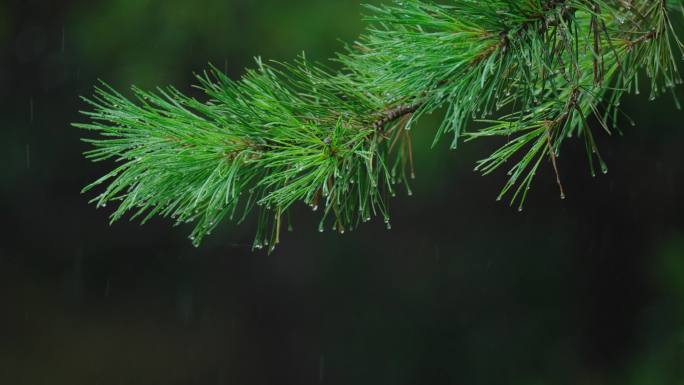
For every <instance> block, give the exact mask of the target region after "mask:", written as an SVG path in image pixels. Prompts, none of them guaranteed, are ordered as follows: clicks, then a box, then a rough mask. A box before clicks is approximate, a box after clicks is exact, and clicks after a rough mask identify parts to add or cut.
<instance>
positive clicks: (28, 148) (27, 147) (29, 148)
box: [26, 143, 31, 168]
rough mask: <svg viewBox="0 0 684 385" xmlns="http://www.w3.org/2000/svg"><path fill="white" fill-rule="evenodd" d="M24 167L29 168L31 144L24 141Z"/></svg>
mask: <svg viewBox="0 0 684 385" xmlns="http://www.w3.org/2000/svg"><path fill="white" fill-rule="evenodd" d="M26 168H31V146H30V145H29V144H28V143H26Z"/></svg>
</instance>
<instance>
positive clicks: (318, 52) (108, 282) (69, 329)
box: [0, 0, 684, 385]
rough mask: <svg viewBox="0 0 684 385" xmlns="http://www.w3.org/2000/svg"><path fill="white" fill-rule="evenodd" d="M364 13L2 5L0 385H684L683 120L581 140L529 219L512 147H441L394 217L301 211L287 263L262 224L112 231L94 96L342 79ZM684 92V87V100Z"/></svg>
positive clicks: (423, 162)
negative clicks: (503, 193) (510, 189)
mask: <svg viewBox="0 0 684 385" xmlns="http://www.w3.org/2000/svg"><path fill="white" fill-rule="evenodd" d="M361 11H362V9H361V7H360V5H359V4H358V3H357V0H334V1H333V0H330V1H322V0H296V1H295V0H289V1H278V0H202V1H188V0H100V1H85V0H81V1H76V0H71V1H67V0H63V1H57V0H54V1H49V0H42V1H41V0H4V1H2V2H0V112H1V113H0V128H2V140H1V142H0V143H2V151H1V152H0V181H1V183H0V218H1V219H2V227H3V229H2V231H1V233H0V234H1V235H0V384H12V385H24V384H25V385H39V384H49V385H57V384H69V385H79V384H101V385H108V384H126V385H134V384H141V385H142V384H144V385H147V384H318V383H321V384H355V385H358V384H373V385H378V384H393V385H394V384H468V385H476V384H529V385H534V384H620V385H624V384H635V385H637V384H638V385H644V384H684V219H683V218H682V216H683V215H684V199H682V198H683V197H684V153H683V152H682V150H681V149H682V148H683V147H684V130H683V129H682V123H681V122H682V120H683V119H684V113H682V112H681V111H676V110H675V108H674V103H673V102H672V101H671V100H670V99H667V98H665V99H662V100H659V101H657V102H648V100H647V97H641V98H633V99H629V100H627V101H626V102H627V103H623V106H624V109H625V110H626V111H628V112H629V113H630V115H631V116H632V117H633V118H635V120H636V121H637V122H638V123H639V125H638V126H637V127H631V126H629V125H628V124H623V129H624V131H625V135H624V136H615V137H606V136H601V137H600V145H601V148H602V152H603V154H604V156H605V158H606V160H607V161H608V163H609V166H610V167H611V168H610V172H609V173H608V175H606V176H603V175H602V176H600V177H597V178H595V179H594V178H591V177H590V175H589V172H588V167H587V165H586V159H585V156H584V154H583V151H584V149H583V145H582V144H581V143H579V142H577V143H575V144H574V145H572V147H568V148H566V150H565V152H564V154H563V157H562V158H561V159H560V167H561V173H562V175H563V178H564V182H565V184H566V187H567V190H568V199H567V200H565V201H561V200H560V199H558V192H557V187H556V185H555V182H554V177H553V173H552V170H551V169H550V167H546V170H545V172H544V173H543V174H542V175H541V176H540V177H539V178H538V179H537V182H536V184H535V185H534V189H533V191H532V193H531V196H530V198H529V202H528V205H527V208H526V210H525V211H524V212H523V213H518V212H517V210H514V209H511V208H509V207H507V206H505V205H504V204H501V203H497V202H496V201H495V198H496V194H497V193H498V189H499V188H500V186H501V185H502V183H503V182H504V178H503V176H502V175H497V176H491V177H486V178H483V177H480V176H478V175H476V174H475V173H473V172H472V168H473V164H474V162H475V161H476V160H477V159H479V157H481V156H483V155H484V154H486V153H487V151H488V150H490V149H492V148H494V146H495V144H496V143H490V144H486V143H479V144H473V145H464V146H461V147H460V148H459V150H458V151H448V150H447V143H442V144H441V145H439V146H437V148H436V149H435V150H432V151H430V150H429V146H430V141H431V138H432V135H433V134H434V124H431V122H425V124H423V125H422V126H421V127H420V128H419V129H417V130H416V132H415V135H416V137H417V144H416V146H415V148H416V151H417V173H418V180H417V182H416V185H415V188H414V192H415V194H414V196H413V197H400V198H398V199H396V200H395V201H394V202H393V203H394V207H393V209H392V212H393V215H394V216H393V220H392V223H393V230H391V231H386V230H385V227H384V224H383V223H382V220H377V221H375V222H374V223H371V224H367V225H365V226H362V227H361V228H360V229H359V231H357V232H354V233H351V234H347V235H344V236H339V235H336V234H333V233H332V232H325V233H322V234H320V233H318V231H317V222H316V219H315V216H314V215H313V214H312V213H311V212H310V210H307V209H306V208H305V207H301V208H300V209H299V211H298V212H297V213H296V215H297V217H298V218H297V221H296V222H295V224H296V227H295V229H294V230H295V231H294V232H293V233H289V234H287V235H286V236H285V238H284V240H283V244H282V246H281V247H280V248H279V249H278V250H276V252H275V253H274V254H272V255H266V254H264V253H252V252H251V250H250V247H249V245H250V244H251V237H252V234H253V230H254V226H253V223H247V224H245V225H243V226H239V227H234V226H225V227H223V228H221V230H220V231H216V232H215V233H214V235H213V236H212V237H210V238H209V239H208V240H207V241H206V242H205V244H204V245H203V246H202V247H201V248H199V249H195V248H193V247H192V245H191V244H190V241H189V240H188V239H187V235H188V233H189V228H172V227H171V226H170V223H169V222H168V221H166V220H161V219H157V220H154V221H153V222H152V223H151V224H148V225H146V226H144V227H140V226H138V224H136V223H128V222H121V223H117V224H115V225H113V226H111V227H110V226H109V225H108V218H107V214H108V212H109V211H110V210H111V207H107V208H105V209H100V210H96V209H95V208H94V207H93V206H92V205H88V203H87V200H88V198H89V196H82V195H80V193H79V190H80V188H81V187H82V186H84V185H85V184H86V183H88V182H90V181H92V180H93V179H94V178H96V177H98V176H100V175H101V174H102V173H103V172H104V171H105V170H106V169H107V168H108V167H109V166H111V164H109V165H107V164H91V163H88V162H86V161H85V160H84V159H83V158H82V156H81V153H82V152H83V151H84V150H85V149H86V146H85V145H84V144H83V143H81V142H80V141H79V138H80V137H81V136H83V135H84V133H83V132H80V131H79V130H77V129H74V128H72V127H70V125H69V124H70V122H74V121H80V120H82V119H83V118H82V117H80V116H79V115H78V110H79V109H83V108H85V106H84V104H83V103H82V102H81V101H80V100H79V95H90V94H91V91H92V86H93V84H95V82H96V80H97V78H101V79H103V80H106V81H107V82H110V83H111V84H112V85H113V86H115V87H116V88H118V89H122V90H123V89H126V88H127V87H128V86H129V85H130V84H131V83H135V84H137V85H139V86H141V87H143V88H151V87H154V86H157V85H169V84H174V85H176V86H178V87H179V88H180V89H181V90H186V91H189V90H190V85H191V84H192V83H193V78H192V73H193V71H201V70H202V69H204V68H206V67H207V63H208V62H211V63H214V64H215V65H216V66H218V67H224V68H225V70H226V71H227V72H228V73H229V74H230V75H231V76H233V77H238V76H239V75H240V74H241V73H242V72H243V68H244V67H246V66H251V65H252V59H251V58H252V57H254V56H256V55H261V56H263V57H264V58H269V59H279V60H286V59H289V58H293V57H295V56H296V55H297V54H298V53H299V52H300V51H302V50H305V51H306V52H307V55H308V56H309V57H310V58H314V59H318V60H325V59H326V58H327V57H330V56H331V55H332V54H333V53H334V52H335V51H336V50H339V49H340V48H341V43H340V42H339V41H338V38H339V39H341V40H345V41H351V40H353V39H354V37H355V36H356V35H357V34H358V33H360V32H361V31H362V23H361V21H360V17H359V14H360V13H361ZM678 92H679V94H680V96H681V95H684V92H682V89H681V88H680V89H679V90H678Z"/></svg>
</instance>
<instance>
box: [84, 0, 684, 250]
mask: <svg viewBox="0 0 684 385" xmlns="http://www.w3.org/2000/svg"><path fill="white" fill-rule="evenodd" d="M368 9H369V14H370V15H369V16H368V17H367V21H368V28H367V30H366V31H365V33H364V35H362V36H361V37H360V38H359V39H358V41H356V42H354V43H353V44H350V45H349V46H348V47H346V49H345V51H344V52H343V53H340V54H338V55H337V57H336V58H335V59H334V61H335V62H336V63H337V68H339V69H336V70H332V69H329V68H328V67H326V66H324V65H321V64H318V63H312V62H310V61H309V60H307V59H306V57H304V56H301V57H299V58H298V59H297V60H295V61H293V62H291V63H265V62H263V61H262V60H260V59H258V60H257V62H256V68H255V69H252V70H248V71H247V72H246V74H245V75H244V76H243V77H242V78H241V79H239V80H237V81H236V80H232V79H230V78H228V77H227V76H226V75H225V74H223V73H222V72H221V71H219V70H217V69H216V68H211V69H209V70H208V71H206V72H205V73H202V74H200V75H198V76H197V87H198V88H199V89H200V90H202V91H203V92H204V93H205V94H206V98H205V99H203V100H198V99H196V98H192V97H189V96H186V95H184V94H182V93H181V92H179V91H177V90H176V89H175V88H172V87H171V88H163V89H162V88H158V89H157V90H155V91H153V92H148V91H144V90H141V89H138V88H135V87H134V88H133V95H134V97H133V98H128V97H125V96H123V95H122V94H121V93H119V92H117V91H116V90H114V89H112V88H110V87H108V86H107V85H106V84H102V85H101V86H100V87H97V88H96V92H95V95H94V96H93V97H92V98H87V99H85V100H86V102H87V103H88V104H89V105H90V106H91V107H92V109H91V110H89V111H84V112H83V114H85V115H86V116H87V117H88V119H89V122H88V123H79V124H75V126H77V127H80V128H83V129H86V130H90V131H93V132H94V133H96V134H97V135H96V136H94V137H90V138H87V139H84V140H85V141H86V142H88V143H90V144H91V145H92V146H93V149H92V150H90V151H88V152H87V153H86V156H87V158H89V159H91V160H93V161H104V160H113V161H114V163H115V165H116V167H115V168H113V169H112V171H111V172H109V173H108V174H107V175H105V176H103V177H102V178H100V179H98V180H96V181H95V182H93V183H92V184H90V185H89V186H87V187H86V188H85V189H84V191H88V190H91V189H93V188H95V187H99V186H104V187H103V191H102V192H100V193H99V195H97V196H96V197H95V198H94V202H96V203H97V205H100V206H104V205H105V204H107V203H108V202H113V203H115V204H117V205H118V207H117V209H116V211H115V212H114V213H113V214H112V221H115V220H117V219H120V218H121V217H122V216H124V215H125V214H126V213H127V212H131V213H132V217H133V218H138V217H139V218H140V219H141V220H142V222H145V221H147V220H149V219H150V218H151V217H153V216H156V215H161V216H165V217H170V218H172V219H173V220H175V222H176V223H177V224H183V223H193V224H194V230H193V232H192V234H191V236H190V237H191V239H192V241H193V243H194V244H195V245H199V244H200V242H201V240H202V238H204V237H205V236H206V235H208V234H210V233H211V232H212V230H214V228H215V227H216V226H217V225H218V224H219V223H220V222H221V221H222V220H224V219H225V218H229V219H230V220H233V221H236V222H241V221H243V220H244V219H245V218H247V216H248V215H250V213H253V212H254V213H255V215H257V216H258V218H259V221H258V223H259V224H258V229H257V235H256V238H255V241H254V247H255V248H257V249H259V248H262V247H267V248H269V249H272V248H273V247H275V245H277V244H278V243H279V241H280V233H281V229H283V228H284V227H287V226H289V225H288V224H289V221H290V219H289V212H290V211H291V209H292V208H293V206H294V205H295V204H297V203H298V202H301V203H304V204H306V205H308V206H310V207H311V208H312V209H313V210H319V211H320V212H321V213H322V215H321V222H320V230H321V231H323V229H324V228H330V227H332V228H333V229H334V230H336V231H338V232H340V233H343V232H345V231H348V230H352V229H354V228H355V227H357V226H358V225H359V224H360V223H362V222H366V221H369V220H371V219H372V218H373V217H378V216H379V217H382V219H383V220H384V221H385V222H386V223H387V226H388V227H389V223H390V222H389V221H390V211H389V202H390V199H391V197H392V196H394V195H395V194H396V193H397V190H398V189H399V188H402V187H400V186H403V189H406V190H407V191H408V192H409V193H410V191H411V190H410V186H409V184H410V181H411V179H412V178H414V177H415V175H414V172H413V154H412V153H413V152H412V142H411V129H412V128H413V127H414V125H415V123H416V122H417V121H418V120H419V119H420V118H421V117H422V116H424V115H425V114H430V113H433V112H439V111H443V114H444V116H443V119H442V123H441V125H440V126H439V127H438V128H437V130H436V131H437V133H436V135H435V143H436V142H437V141H439V140H440V139H442V138H443V137H445V136H448V137H449V138H450V139H449V140H450V143H451V147H452V148H456V147H457V146H458V145H460V143H461V142H464V141H471V140H476V139H479V138H490V137H503V138H504V139H505V144H504V145H503V146H502V147H501V148H499V149H498V150H496V151H495V152H494V153H493V154H491V155H489V156H487V157H486V158H484V159H482V160H481V161H479V162H478V163H477V167H476V170H478V171H480V172H482V173H483V174H489V173H492V172H493V171H495V170H497V169H499V168H501V167H506V168H507V169H508V180H507V181H506V183H505V185H504V187H503V189H502V191H501V193H500V195H499V199H504V198H507V199H509V200H510V202H511V204H512V205H515V206H516V207H518V208H519V209H522V207H523V203H524V201H525V198H526V195H527V193H528V191H529V189H530V186H531V185H532V181H533V179H534V177H535V175H536V174H537V172H538V170H539V168H540V167H541V166H542V164H545V163H546V164H549V165H550V167H553V169H554V170H555V173H556V176H557V178H556V181H557V183H558V187H559V190H560V194H561V196H562V197H564V196H565V193H564V190H563V184H562V182H561V176H560V175H559V172H558V157H559V155H560V152H561V149H562V146H563V143H564V142H565V140H567V139H569V138H576V139H579V140H581V141H582V142H583V143H584V145H585V147H586V152H587V159H588V165H589V171H590V172H591V173H592V174H595V173H597V171H603V172H606V170H607V166H606V164H605V162H604V161H603V159H602V157H601V153H600V151H599V149H598V148H597V145H596V140H595V139H594V136H595V131H596V130H604V131H605V132H607V133H612V132H614V131H616V130H618V122H620V121H621V117H622V116H623V115H624V114H623V113H622V112H621V110H620V107H619V106H620V100H621V98H622V97H623V96H624V95H625V94H627V93H632V94H638V93H640V92H641V90H642V89H644V90H645V91H646V92H647V93H648V94H649V96H648V97H649V98H650V99H655V98H656V97H657V96H659V95H661V94H663V93H668V92H672V89H673V88H674V87H675V85H676V84H681V83H682V79H681V77H680V75H679V73H678V58H679V57H681V55H682V54H683V52H684V46H683V45H682V43H681V41H680V40H679V38H678V37H677V34H676V29H675V27H674V25H673V21H672V18H673V16H674V14H675V11H678V10H681V9H682V1H681V0H490V1H482V0H450V1H445V2H442V3H435V2H431V1H426V0H401V1H396V2H394V3H392V4H390V5H386V6H381V7H371V6H369V7H368ZM672 93H673V95H674V92H672ZM627 120H629V119H628V118H627ZM474 122H478V124H477V125H474V124H473V123H474ZM590 122H591V124H590Z"/></svg>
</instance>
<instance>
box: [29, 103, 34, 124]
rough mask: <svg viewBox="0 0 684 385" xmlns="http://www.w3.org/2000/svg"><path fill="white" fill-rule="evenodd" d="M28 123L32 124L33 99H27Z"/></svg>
mask: <svg viewBox="0 0 684 385" xmlns="http://www.w3.org/2000/svg"><path fill="white" fill-rule="evenodd" d="M29 123H31V124H33V97H31V98H30V99H29Z"/></svg>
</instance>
